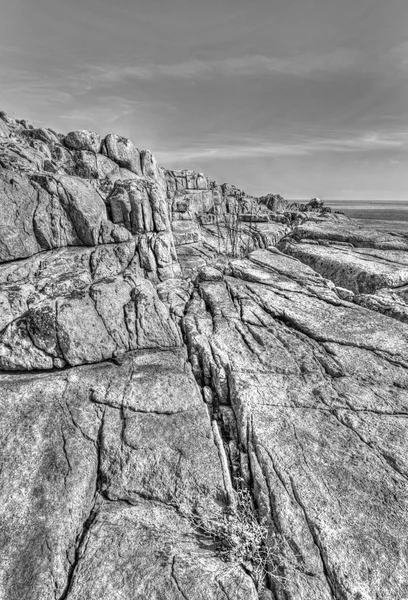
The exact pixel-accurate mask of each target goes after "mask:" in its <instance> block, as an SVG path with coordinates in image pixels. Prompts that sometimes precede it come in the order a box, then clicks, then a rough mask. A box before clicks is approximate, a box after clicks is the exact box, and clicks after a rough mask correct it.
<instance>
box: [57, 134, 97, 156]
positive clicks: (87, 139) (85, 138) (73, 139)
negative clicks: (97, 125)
mask: <svg viewBox="0 0 408 600" xmlns="http://www.w3.org/2000/svg"><path fill="white" fill-rule="evenodd" d="M64 145H65V146H66V147H67V148H70V149H71V150H84V151H88V152H94V153H97V152H99V150H100V148H101V137H100V135H99V134H97V133H95V132H93V131H87V130H85V129H83V130H79V131H71V132H70V133H68V134H67V135H66V136H65V138H64Z"/></svg>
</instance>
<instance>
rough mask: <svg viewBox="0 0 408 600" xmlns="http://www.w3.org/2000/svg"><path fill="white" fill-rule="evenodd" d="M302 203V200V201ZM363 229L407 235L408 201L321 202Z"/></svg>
mask: <svg viewBox="0 0 408 600" xmlns="http://www.w3.org/2000/svg"><path fill="white" fill-rule="evenodd" d="M302 202H304V200H303V201H302ZM323 202H324V204H325V205H326V206H330V208H331V209H332V210H341V211H343V212H344V214H345V215H347V216H348V217H351V218H353V219H356V221H357V222H358V223H359V224H360V225H361V226H364V227H373V228H374V229H381V230H384V231H391V232H392V231H394V232H398V233H408V200H323Z"/></svg>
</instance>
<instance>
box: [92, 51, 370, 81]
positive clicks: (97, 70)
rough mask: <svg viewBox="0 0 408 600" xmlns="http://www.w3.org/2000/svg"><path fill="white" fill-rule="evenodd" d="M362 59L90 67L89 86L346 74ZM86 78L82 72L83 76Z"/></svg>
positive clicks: (352, 54) (341, 54)
mask: <svg viewBox="0 0 408 600" xmlns="http://www.w3.org/2000/svg"><path fill="white" fill-rule="evenodd" d="M360 61H361V56H360V55H359V54H358V53H357V52H356V51H351V50H347V49H345V48H343V49H338V50H336V51H334V52H332V53H327V54H324V55H313V54H301V55H297V56H293V57H287V58H277V57H270V56H264V55H260V54H255V55H244V56H240V57H231V58H225V59H222V60H209V61H203V60H189V61H184V62H179V63H172V64H154V63H144V64H136V65H128V66H123V65H113V64H106V65H89V66H88V68H87V69H86V78H87V81H88V82H89V83H94V84H95V83H101V84H103V83H119V82H120V83H124V82H126V81H129V80H135V79H136V80H137V79H140V80H145V81H151V80H154V79H166V78H167V79H207V78H211V77H213V76H215V75H224V76H229V77H233V76H241V77H244V76H251V75H268V74H270V75H277V74H282V75H292V76H295V77H309V76H312V75H318V74H323V73H338V72H345V71H348V70H350V69H352V68H354V67H356V66H358V64H359V62H360ZM84 75H85V73H84ZM80 76H81V74H80Z"/></svg>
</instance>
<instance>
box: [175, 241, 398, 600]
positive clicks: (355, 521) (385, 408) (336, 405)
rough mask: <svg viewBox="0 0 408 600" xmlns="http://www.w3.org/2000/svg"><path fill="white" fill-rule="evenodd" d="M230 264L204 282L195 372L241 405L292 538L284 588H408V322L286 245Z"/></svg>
mask: <svg viewBox="0 0 408 600" xmlns="http://www.w3.org/2000/svg"><path fill="white" fill-rule="evenodd" d="M230 269H231V271H230V272H231V275H230V276H227V277H226V280H225V282H204V283H202V284H200V289H201V292H200V293H201V296H202V299H201V298H200V297H197V299H196V300H195V301H194V302H193V303H190V305H189V308H188V311H187V314H186V317H185V320H184V330H185V335H186V336H187V340H188V341H187V343H188V345H189V347H190V349H191V353H192V357H191V360H192V364H193V365H194V370H195V374H196V377H197V378H198V380H199V381H200V382H201V384H202V385H206V386H208V385H210V386H211V387H212V389H213V390H214V392H215V398H217V402H219V403H220V404H222V405H224V404H230V403H231V404H232V407H233V410H234V413H235V416H236V419H237V425H238V431H239V436H238V440H237V443H238V448H239V449H240V455H241V457H240V460H241V463H242V462H244V463H245V462H247V464H248V461H249V469H250V472H251V474H252V478H253V480H254V489H255V495H256V497H257V500H258V502H259V505H260V507H261V509H262V511H263V514H264V515H265V517H266V518H267V519H268V520H269V523H270V528H271V530H272V531H275V532H280V533H281V534H282V535H283V536H284V537H285V539H286V540H288V543H289V546H290V548H292V550H290V551H289V550H288V552H289V555H290V553H291V552H293V554H292V560H293V562H294V564H295V567H294V569H293V568H292V569H291V567H290V560H289V555H287V557H286V560H287V562H286V567H285V569H284V571H285V576H286V580H285V583H284V585H283V586H282V585H280V584H279V583H276V582H275V588H276V593H277V594H278V597H279V594H283V597H289V598H293V599H295V598H300V597H307V598H316V599H319V600H321V599H322V598H328V599H329V598H333V597H337V598H340V597H342V598H356V597H359V595H360V597H362V598H364V597H366V598H374V597H376V596H377V595H379V594H380V595H381V597H383V598H389V599H391V598H394V597H404V595H405V594H406V593H407V589H408V579H407V577H406V572H407V571H406V562H407V555H406V553H405V551H404V550H403V547H404V544H405V543H406V542H405V539H406V532H407V522H406V514H407V513H406V507H407V499H408V495H407V486H406V477H407V468H408V466H407V464H406V460H405V458H404V451H403V450H402V448H403V447H405V445H406V441H405V440H406V439H407V432H406V423H405V421H406V418H405V417H406V414H407V398H408V396H407V392H406V390H407V388H408V379H407V371H406V366H407V365H406V356H407V348H408V329H407V328H406V326H403V325H401V324H397V323H396V322H395V321H393V320H392V319H389V318H387V317H383V316H381V315H377V314H376V313H373V312H371V311H369V310H366V309H363V308H361V307H358V306H356V305H353V304H350V303H347V302H344V301H342V300H340V298H338V297H337V295H336V293H335V290H334V289H333V287H331V286H330V285H328V284H327V283H326V282H325V281H324V280H322V279H320V280H319V278H318V277H316V274H314V272H313V271H312V270H311V269H310V268H309V267H306V266H303V265H302V264H301V263H299V262H297V261H295V260H293V259H291V258H287V257H286V258H285V257H282V255H280V254H277V253H270V252H265V251H258V252H255V253H253V254H252V255H251V256H250V259H249V260H245V261H232V262H231V266H230ZM295 273H296V281H295V280H294V279H293V278H292V275H293V274H295ZM401 444H402V445H401ZM367 506H369V507H370V510H369V511H367ZM402 532H404V533H402ZM378 556H381V557H382V560H381V563H379V562H378ZM292 564H293V563H292ZM279 588H280V589H281V591H280V592H279Z"/></svg>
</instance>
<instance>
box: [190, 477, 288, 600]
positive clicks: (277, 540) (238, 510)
mask: <svg viewBox="0 0 408 600" xmlns="http://www.w3.org/2000/svg"><path fill="white" fill-rule="evenodd" d="M235 494H236V502H235V506H231V507H228V508H226V509H224V510H223V511H221V512H220V513H219V514H216V513H214V512H212V511H210V512H209V511H208V510H205V508H202V509H199V510H197V509H195V510H192V509H191V505H185V506H181V507H180V508H181V512H182V513H184V515H185V516H186V517H187V518H188V519H189V521H190V523H191V524H192V525H193V527H194V528H195V530H196V531H197V533H198V534H199V535H200V536H202V537H204V538H205V539H206V541H207V542H210V543H211V544H212V546H213V548H214V550H215V552H216V554H217V555H218V556H220V557H221V558H222V559H223V560H224V561H225V562H226V563H235V564H239V565H241V566H242V567H244V569H245V570H246V571H247V572H248V573H249V574H250V575H251V577H252V579H253V580H254V582H255V585H256V587H257V589H258V591H260V590H262V589H263V588H264V587H265V585H266V582H267V579H268V578H271V579H274V580H275V581H277V582H280V583H282V582H283V580H284V578H283V577H282V576H281V575H280V572H281V567H282V566H283V564H282V550H283V540H282V538H281V537H280V536H278V535H276V534H275V535H273V534H271V533H270V531H269V528H268V526H267V525H266V523H265V522H264V521H262V520H258V517H257V514H256V511H255V510H254V507H253V502H252V498H251V494H250V492H249V490H248V489H247V488H245V487H243V486H240V487H239V489H238V490H237V491H236V492H235Z"/></svg>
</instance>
